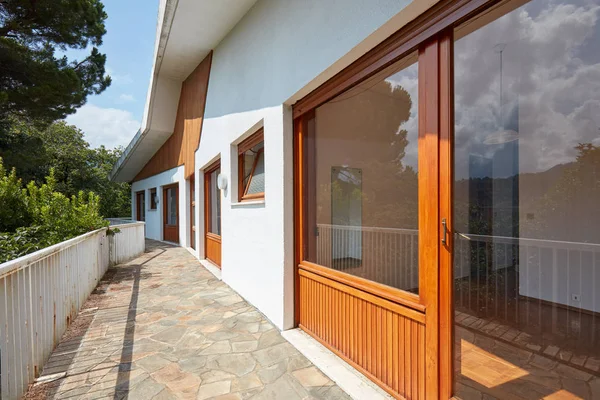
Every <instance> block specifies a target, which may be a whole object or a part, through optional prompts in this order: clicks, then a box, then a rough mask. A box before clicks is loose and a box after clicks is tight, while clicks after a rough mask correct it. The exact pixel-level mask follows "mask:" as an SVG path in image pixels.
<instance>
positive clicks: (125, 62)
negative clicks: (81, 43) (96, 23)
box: [66, 0, 159, 148]
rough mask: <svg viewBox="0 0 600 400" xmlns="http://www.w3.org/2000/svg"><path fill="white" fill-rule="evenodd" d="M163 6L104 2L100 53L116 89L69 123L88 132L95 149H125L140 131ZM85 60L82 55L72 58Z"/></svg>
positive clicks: (145, 1)
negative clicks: (159, 17)
mask: <svg viewBox="0 0 600 400" xmlns="http://www.w3.org/2000/svg"><path fill="white" fill-rule="evenodd" d="M158 2H159V0H103V3H104V7H105V10H106V13H107V14H108V19H107V21H106V30H107V32H106V35H104V43H103V44H102V46H101V47H100V51H101V52H103V53H104V54H106V58H107V60H106V67H107V70H108V73H109V75H110V76H111V77H112V80H113V81H112V85H111V86H110V87H109V88H108V89H106V90H105V91H104V92H103V93H102V94H100V95H96V96H89V97H88V99H87V103H86V104H85V105H84V106H83V107H81V108H80V109H79V110H77V112H76V113H75V114H73V115H70V116H68V117H67V118H66V120H67V122H68V123H70V124H73V125H76V126H77V127H78V128H80V129H81V130H83V131H84V132H85V138H86V140H87V141H88V142H89V143H90V145H91V146H92V147H98V146H100V145H104V146H106V147H109V148H113V147H116V146H126V145H127V144H128V143H129V141H130V140H131V138H132V137H133V136H134V135H135V133H136V131H137V130H138V129H139V127H140V124H141V121H142V116H143V114H144V105H145V102H146V91H147V89H148V83H149V82H150V73H151V69H152V61H153V56H154V36H155V34H156V20H157V15H158ZM67 55H68V56H69V58H73V57H76V58H78V59H81V58H82V57H83V56H85V54H84V53H81V52H68V53H67Z"/></svg>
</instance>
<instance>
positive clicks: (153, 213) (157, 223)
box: [131, 165, 189, 245]
mask: <svg viewBox="0 0 600 400" xmlns="http://www.w3.org/2000/svg"><path fill="white" fill-rule="evenodd" d="M173 183H178V184H179V242H180V244H181V245H186V244H187V243H188V242H189V229H187V228H186V227H189V225H188V218H189V206H188V205H189V201H187V200H188V197H189V188H188V187H187V186H189V185H188V184H187V183H188V181H186V180H185V179H184V167H183V165H181V166H179V167H176V168H171V169H169V170H167V171H164V172H161V173H159V174H156V175H154V176H151V177H149V178H146V179H142V180H139V181H136V182H133V183H132V185H131V193H132V203H131V204H132V205H133V207H132V210H131V212H132V214H131V217H132V218H133V219H135V216H136V215H137V209H136V208H137V204H136V202H135V193H136V192H139V191H141V190H143V191H144V192H145V194H146V237H147V238H149V239H154V240H163V191H162V189H163V187H164V186H166V185H170V184H173ZM152 188H156V193H157V194H158V204H157V207H156V210H151V209H150V197H149V196H150V189H152Z"/></svg>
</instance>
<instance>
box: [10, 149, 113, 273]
mask: <svg viewBox="0 0 600 400" xmlns="http://www.w3.org/2000/svg"><path fill="white" fill-rule="evenodd" d="M55 190H56V179H55V178H54V171H53V170H50V175H49V176H48V177H47V178H46V183H44V184H42V185H41V186H39V187H38V186H37V185H36V184H35V183H34V182H30V183H29V184H28V185H27V188H26V189H23V188H22V184H21V181H20V180H19V179H17V178H16V172H15V171H14V169H13V171H11V173H10V174H7V173H6V171H5V169H4V167H3V166H2V160H1V159H0V204H2V207H1V208H0V232H2V233H0V262H5V261H8V260H11V259H14V258H16V257H20V256H23V255H25V254H28V253H31V252H34V251H36V250H40V249H42V248H44V247H48V246H51V245H53V244H56V243H59V242H62V241H65V240H67V239H70V238H73V237H75V236H79V235H81V234H84V233H86V232H90V231H93V230H96V229H99V228H102V227H106V226H108V222H107V221H106V220H104V218H102V216H101V215H100V213H99V207H100V206H99V197H98V196H97V195H96V194H94V193H92V192H89V193H84V192H79V194H78V195H77V196H72V197H71V198H70V199H69V198H68V197H66V196H65V195H64V194H62V193H59V192H56V191H55ZM5 205H6V206H5Z"/></svg>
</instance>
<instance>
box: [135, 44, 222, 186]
mask: <svg viewBox="0 0 600 400" xmlns="http://www.w3.org/2000/svg"><path fill="white" fill-rule="evenodd" d="M211 59H212V52H211V53H209V54H208V56H206V58H205V59H204V60H203V61H202V62H201V63H200V64H198V67H196V69H195V70H194V72H192V73H191V74H190V76H188V77H187V79H186V80H185V81H184V82H183V84H182V86H181V95H180V96H179V106H178V108H177V117H176V119H175V127H174V129H173V134H172V135H171V136H170V137H169V138H168V139H167V141H166V142H165V143H164V144H163V145H162V146H161V148H160V149H158V151H157V152H156V153H155V154H154V156H153V157H152V158H151V159H150V161H148V163H147V164H146V165H145V166H144V167H143V168H142V170H141V171H140V172H139V173H138V174H137V176H136V177H135V178H134V181H139V180H140V179H144V178H148V177H149V176H153V175H156V174H158V173H160V172H163V171H167V170H169V169H171V168H175V167H177V166H180V165H184V166H185V178H186V179H187V178H189V177H190V176H191V175H192V174H193V173H194V152H195V151H196V150H197V149H198V144H199V143H200V133H201V131H202V121H203V119H204V106H205V104H206V93H207V90H208V77H209V74H210V64H211Z"/></svg>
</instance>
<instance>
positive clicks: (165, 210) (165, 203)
mask: <svg viewBox="0 0 600 400" xmlns="http://www.w3.org/2000/svg"><path fill="white" fill-rule="evenodd" d="M169 189H175V213H176V216H177V218H176V219H177V225H176V227H177V241H178V242H179V243H180V244H181V238H180V237H179V183H171V184H169V185H164V186H163V187H162V193H163V196H162V197H163V218H162V223H163V226H162V229H163V234H162V237H163V240H165V225H169V224H167V215H168V207H167V206H168V203H169V202H168V199H167V190H169ZM169 226H173V225H169Z"/></svg>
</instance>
